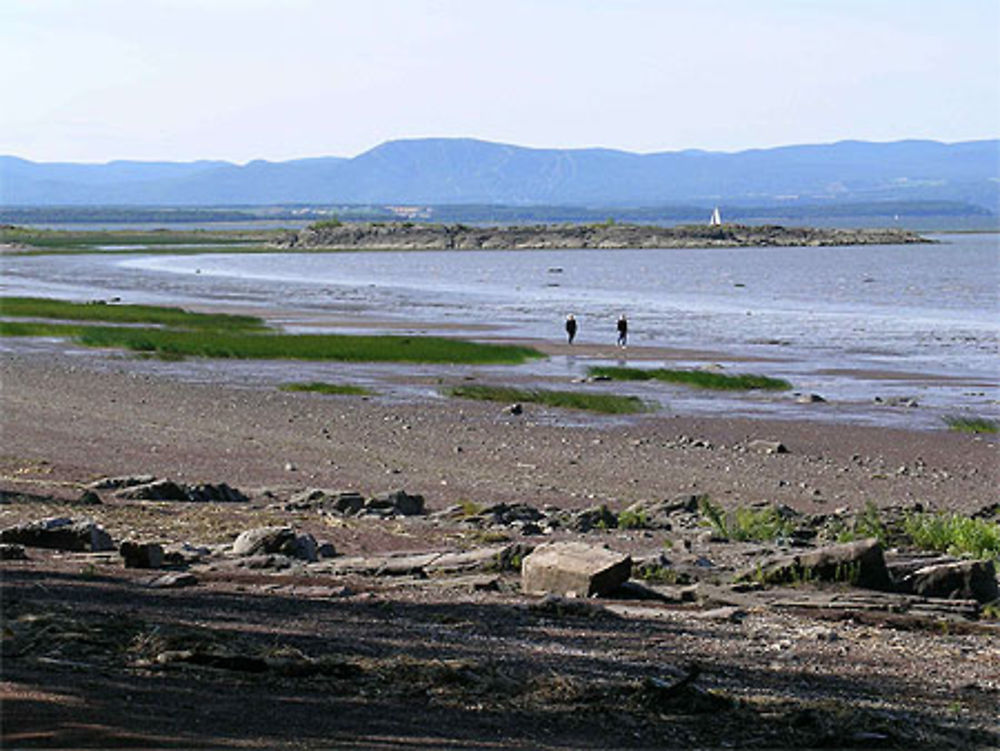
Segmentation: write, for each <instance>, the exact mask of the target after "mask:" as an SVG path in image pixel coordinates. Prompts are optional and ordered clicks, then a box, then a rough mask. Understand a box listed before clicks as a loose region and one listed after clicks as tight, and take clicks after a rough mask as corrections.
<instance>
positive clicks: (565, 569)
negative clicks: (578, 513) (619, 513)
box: [521, 542, 632, 597]
mask: <svg viewBox="0 0 1000 751" xmlns="http://www.w3.org/2000/svg"><path fill="white" fill-rule="evenodd" d="M631 572H632V559H631V558H630V557H629V556H628V555H625V554H622V553H616V552H614V551H613V550H610V549H608V548H605V547H599V546H596V545H588V544H587V543H582V542H556V543H550V544H547V545H542V546H541V547H538V548H535V550H534V551H533V552H532V553H531V554H530V555H528V556H526V557H525V559H524V561H523V563H522V565H521V589H522V591H524V592H525V593H526V594H545V593H551V594H558V595H568V594H570V593H573V594H575V595H577V596H580V597H591V596H595V595H604V594H607V593H609V592H611V591H613V590H614V589H616V588H617V587H620V586H621V585H622V584H624V583H625V582H626V581H628V579H629V576H630V575H631Z"/></svg>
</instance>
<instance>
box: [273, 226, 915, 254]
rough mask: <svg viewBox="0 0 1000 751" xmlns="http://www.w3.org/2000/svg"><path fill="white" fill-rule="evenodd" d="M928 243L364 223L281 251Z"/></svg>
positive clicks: (822, 234) (803, 231) (841, 235)
mask: <svg viewBox="0 0 1000 751" xmlns="http://www.w3.org/2000/svg"><path fill="white" fill-rule="evenodd" d="M921 242H930V241H929V240H927V239H926V238H924V237H922V236H920V235H918V234H916V233H914V232H910V231H908V230H901V229H894V228H874V229H833V228H817V227H783V226H779V225H760V226H753V225H741V224H724V225H721V226H715V227H709V226H701V225H685V226H679V227H658V226H655V225H639V224H592V225H580V224H557V225H531V226H509V227H469V226H464V225H460V224H455V225H445V224H422V223H413V222H367V223H362V222H359V223H354V222H352V223H349V224H319V225H314V226H311V227H307V228H305V229H302V230H299V231H297V232H293V233H289V234H288V236H287V237H285V238H284V239H282V240H281V241H279V243H278V245H279V246H280V247H284V248H358V249H380V250H385V249H392V250H502V249H518V250H527V249H570V248H605V249H619V248H691V247H747V246H827V245H830V246H832V245H900V244H908V243H921Z"/></svg>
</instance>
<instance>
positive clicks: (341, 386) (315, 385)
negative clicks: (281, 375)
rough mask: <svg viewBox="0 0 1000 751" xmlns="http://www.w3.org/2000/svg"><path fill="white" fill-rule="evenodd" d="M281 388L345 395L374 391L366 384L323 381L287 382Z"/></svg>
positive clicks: (358, 394)
mask: <svg viewBox="0 0 1000 751" xmlns="http://www.w3.org/2000/svg"><path fill="white" fill-rule="evenodd" d="M279 388H280V389H281V390H282V391H308V392H313V393H317V394H337V395H343V396H371V395H372V393H373V392H372V391H371V390H370V389H366V388H365V387H364V386H352V385H350V384H346V383H324V382H322V381H309V382H308V383H285V384H282V385H281V386H280V387H279Z"/></svg>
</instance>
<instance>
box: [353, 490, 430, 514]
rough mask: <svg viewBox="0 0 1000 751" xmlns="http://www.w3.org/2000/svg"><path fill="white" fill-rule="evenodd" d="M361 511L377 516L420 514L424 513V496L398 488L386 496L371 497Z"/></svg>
mask: <svg viewBox="0 0 1000 751" xmlns="http://www.w3.org/2000/svg"><path fill="white" fill-rule="evenodd" d="M359 513H361V514H374V515H376V516H418V515H420V514H423V513H424V497H423V496H422V495H410V494H409V493H407V492H406V491H405V490H397V491H396V492H394V493H389V494H388V495H385V496H379V497H375V498H369V499H368V500H367V501H365V504H364V506H363V507H362V508H361V510H360V512H359Z"/></svg>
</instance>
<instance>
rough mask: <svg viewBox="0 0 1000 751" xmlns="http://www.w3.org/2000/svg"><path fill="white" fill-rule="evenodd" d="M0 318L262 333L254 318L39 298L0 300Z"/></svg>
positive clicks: (260, 323) (257, 320)
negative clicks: (147, 324) (256, 331)
mask: <svg viewBox="0 0 1000 751" xmlns="http://www.w3.org/2000/svg"><path fill="white" fill-rule="evenodd" d="M0 315H2V316H10V317H14V318H51V319H56V320H62V321H99V322H101V323H128V324H132V323H151V324H158V325H161V326H174V327H179V328H195V329H217V330H230V331H249V330H262V329H264V321H263V320H262V319H260V318H257V317H255V316H238V315H229V314H224V313H192V312H190V311H187V310H184V309H182V308H169V307H162V306H159V305H119V304H105V303H79V302H69V301H67V300H54V299H48V298H42V297H0Z"/></svg>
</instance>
